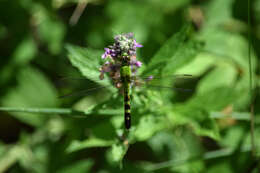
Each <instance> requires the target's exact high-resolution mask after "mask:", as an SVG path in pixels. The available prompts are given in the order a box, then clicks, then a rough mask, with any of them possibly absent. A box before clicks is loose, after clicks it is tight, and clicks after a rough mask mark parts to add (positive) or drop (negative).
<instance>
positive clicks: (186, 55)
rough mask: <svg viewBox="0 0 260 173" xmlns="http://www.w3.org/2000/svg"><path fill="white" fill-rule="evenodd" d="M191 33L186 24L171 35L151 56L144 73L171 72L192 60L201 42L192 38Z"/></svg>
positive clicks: (164, 73) (162, 73)
mask: <svg viewBox="0 0 260 173" xmlns="http://www.w3.org/2000/svg"><path fill="white" fill-rule="evenodd" d="M191 34H192V28H191V27H190V26H186V27H184V28H183V29H182V30H181V31H180V32H179V33H177V34H175V35H173V36H172V37H171V38H170V39H169V40H168V41H167V42H166V43H165V44H164V45H163V46H162V47H161V48H160V49H159V51H158V52H157V53H156V54H155V55H154V56H153V57H152V58H151V60H150V63H149V64H148V66H147V69H146V70H145V72H144V73H145V74H146V73H152V74H157V75H158V74H161V75H168V74H173V73H174V72H176V70H177V69H178V68H180V67H182V66H184V65H185V64H187V63H188V62H189V61H192V60H193V58H194V57H195V56H196V55H197V54H198V53H199V51H200V50H201V47H202V44H201V43H200V42H198V41H195V40H192V38H191Z"/></svg>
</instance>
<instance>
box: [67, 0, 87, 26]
mask: <svg viewBox="0 0 260 173" xmlns="http://www.w3.org/2000/svg"><path fill="white" fill-rule="evenodd" d="M87 4H88V1H87V0H79V1H78V4H77V7H76V8H75V10H74V12H73V14H72V16H71V17H70V21H69V23H70V25H72V26H74V25H76V24H77V23H78V21H79V18H80V16H81V15H82V13H83V11H84V10H85V8H86V6H87Z"/></svg>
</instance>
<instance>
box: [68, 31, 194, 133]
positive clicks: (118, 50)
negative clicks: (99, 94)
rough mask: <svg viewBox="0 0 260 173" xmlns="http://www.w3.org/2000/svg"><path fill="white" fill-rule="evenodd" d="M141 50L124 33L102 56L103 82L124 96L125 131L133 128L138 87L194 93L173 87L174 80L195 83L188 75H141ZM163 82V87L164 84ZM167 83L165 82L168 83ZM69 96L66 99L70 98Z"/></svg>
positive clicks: (131, 38) (90, 89)
mask: <svg viewBox="0 0 260 173" xmlns="http://www.w3.org/2000/svg"><path fill="white" fill-rule="evenodd" d="M140 47H142V45H140V44H138V43H137V42H136V40H135V39H134V37H133V34H132V33H128V34H121V35H117V36H116V37H115V43H114V44H113V45H111V46H109V47H108V48H105V53H104V54H103V55H102V59H103V61H104V64H103V65H102V66H101V67H100V77H99V78H100V80H103V79H104V78H105V74H108V78H109V79H110V80H111V81H112V83H113V86H114V87H116V88H118V89H119V91H120V92H121V93H122V94H123V97H124V119H125V121H124V124H125V128H126V129H129V128H130V127H131V93H132V89H134V88H135V87H146V88H147V89H148V88H154V89H173V90H177V91H184V92H185V91H191V90H190V89H184V88H178V87H176V86H174V85H173V81H183V80H184V81H187V80H191V79H192V80H193V79H194V77H193V76H191V75H188V74H184V75H170V76H164V77H156V76H153V75H149V76H145V77H142V76H138V75H137V72H138V69H139V68H140V67H141V66H142V63H141V62H140V61H138V60H137V58H136V49H137V48H140ZM161 81H163V85H161V83H162V82H161ZM165 81H166V82H165ZM101 88H104V86H101V87H98V88H89V89H87V90H84V91H83V93H87V92H91V91H93V90H96V89H101ZM70 95H73V94H68V95H65V96H70Z"/></svg>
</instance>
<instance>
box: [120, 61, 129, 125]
mask: <svg viewBox="0 0 260 173" xmlns="http://www.w3.org/2000/svg"><path fill="white" fill-rule="evenodd" d="M120 75H121V81H122V83H123V89H124V108H125V128H126V129H130V127H131V104H130V99H131V98H130V88H131V87H130V85H131V84H130V83H131V80H130V79H131V68H130V66H128V65H125V66H122V68H121V70H120Z"/></svg>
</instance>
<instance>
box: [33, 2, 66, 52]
mask: <svg viewBox="0 0 260 173" xmlns="http://www.w3.org/2000/svg"><path fill="white" fill-rule="evenodd" d="M34 11H37V15H36V17H35V20H36V21H37V22H38V29H39V30H38V32H39V37H40V39H41V41H42V42H44V43H45V44H46V45H47V46H48V49H49V51H50V52H51V53H52V54H58V53H60V52H61V50H62V46H63V39H64V37H65V34H66V28H65V25H64V24H63V23H62V22H61V21H60V20H58V19H56V18H55V17H53V16H52V15H51V14H50V13H49V12H48V11H47V10H46V9H45V8H43V7H42V6H35V8H34Z"/></svg>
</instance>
